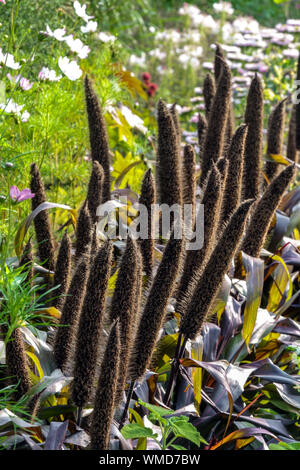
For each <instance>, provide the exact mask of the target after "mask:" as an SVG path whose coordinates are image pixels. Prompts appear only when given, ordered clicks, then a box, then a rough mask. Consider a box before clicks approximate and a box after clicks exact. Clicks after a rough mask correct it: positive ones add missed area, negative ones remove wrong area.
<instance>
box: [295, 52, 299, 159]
mask: <svg viewBox="0 0 300 470" xmlns="http://www.w3.org/2000/svg"><path fill="white" fill-rule="evenodd" d="M297 80H300V52H299V57H298V64H297ZM298 83H299V82H298ZM295 107H296V147H297V150H300V101H299V103H298V104H296V105H295Z"/></svg>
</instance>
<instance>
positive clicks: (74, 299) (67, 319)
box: [53, 255, 90, 371]
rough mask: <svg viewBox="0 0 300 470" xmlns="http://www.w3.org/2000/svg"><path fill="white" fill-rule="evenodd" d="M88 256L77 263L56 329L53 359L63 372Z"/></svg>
mask: <svg viewBox="0 0 300 470" xmlns="http://www.w3.org/2000/svg"><path fill="white" fill-rule="evenodd" d="M89 262H90V261H89V256H88V255H86V256H83V257H82V258H81V260H79V261H78V264H77V267H76V269H75V272H74V274H73V277H72V280H71V283H70V287H69V289H68V292H67V295H66V300H65V303H64V306H63V309H62V314H61V317H60V321H59V323H60V325H61V326H60V327H59V328H57V331H56V336H55V342H54V348H53V353H54V358H55V362H56V365H57V367H59V368H60V369H61V370H62V371H64V369H65V367H66V365H67V363H68V360H69V359H70V357H71V354H72V350H73V347H74V339H75V333H76V327H77V325H78V320H79V315H80V311H81V307H82V302H83V298H84V295H85V289H86V283H87V277H88V273H89Z"/></svg>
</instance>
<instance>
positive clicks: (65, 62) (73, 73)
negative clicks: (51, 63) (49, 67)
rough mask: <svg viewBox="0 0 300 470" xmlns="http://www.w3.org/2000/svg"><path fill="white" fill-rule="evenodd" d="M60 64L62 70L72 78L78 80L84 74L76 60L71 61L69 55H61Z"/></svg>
mask: <svg viewBox="0 0 300 470" xmlns="http://www.w3.org/2000/svg"><path fill="white" fill-rule="evenodd" d="M58 66H59V68H60V70H61V71H62V72H63V73H64V74H65V75H66V77H68V78H69V79H70V80H72V81H73V80H77V79H78V78H80V77H81V75H82V70H81V68H80V67H79V65H78V64H77V62H76V61H75V60H72V61H70V59H68V57H61V56H60V57H59V59H58Z"/></svg>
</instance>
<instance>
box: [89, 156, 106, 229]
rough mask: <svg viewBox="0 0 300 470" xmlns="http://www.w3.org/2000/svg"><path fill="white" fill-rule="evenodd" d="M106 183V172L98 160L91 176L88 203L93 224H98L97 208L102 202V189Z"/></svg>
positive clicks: (94, 164) (94, 163)
mask: <svg viewBox="0 0 300 470" xmlns="http://www.w3.org/2000/svg"><path fill="white" fill-rule="evenodd" d="M103 181H104V171H103V168H102V166H101V165H100V163H99V162H97V161H96V160H95V161H94V162H93V168H92V173H91V176H90V181H89V186H88V193H87V202H88V209H89V212H90V216H91V218H92V222H93V223H95V222H97V208H98V207H99V206H100V204H101V202H102V188H103Z"/></svg>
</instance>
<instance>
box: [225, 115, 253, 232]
mask: <svg viewBox="0 0 300 470" xmlns="http://www.w3.org/2000/svg"><path fill="white" fill-rule="evenodd" d="M246 136H247V125H246V124H242V125H241V126H240V127H238V128H237V130H236V132H235V134H234V136H233V138H232V142H231V146H230V149H229V153H228V161H229V167H228V172H227V178H226V182H225V188H224V196H223V201H222V211H221V212H222V220H221V223H222V224H224V222H225V223H226V222H228V220H229V219H230V216H231V214H232V213H233V211H235V209H236V208H237V207H238V206H239V205H240V202H241V191H242V179H241V175H242V173H243V158H244V148H245V139H246Z"/></svg>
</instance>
